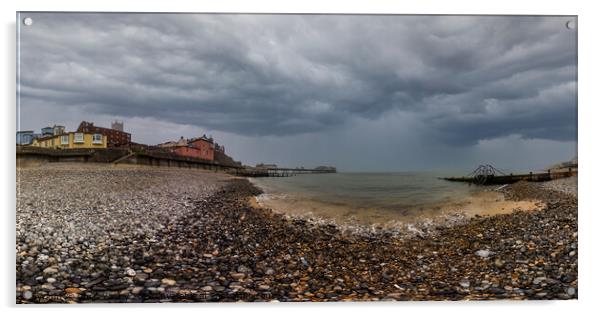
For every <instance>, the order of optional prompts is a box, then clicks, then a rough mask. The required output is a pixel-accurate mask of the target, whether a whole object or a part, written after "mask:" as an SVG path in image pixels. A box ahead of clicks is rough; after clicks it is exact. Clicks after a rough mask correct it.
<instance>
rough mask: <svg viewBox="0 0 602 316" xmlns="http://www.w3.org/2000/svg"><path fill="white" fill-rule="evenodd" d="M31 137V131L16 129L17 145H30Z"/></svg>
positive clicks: (32, 135)
mask: <svg viewBox="0 0 602 316" xmlns="http://www.w3.org/2000/svg"><path fill="white" fill-rule="evenodd" d="M33 138H34V133H33V131H18V132H17V145H31V143H32V142H33Z"/></svg>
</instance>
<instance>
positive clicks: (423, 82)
mask: <svg viewBox="0 0 602 316" xmlns="http://www.w3.org/2000/svg"><path fill="white" fill-rule="evenodd" d="M31 16H33V18H34V21H35V22H34V26H32V27H22V33H21V38H20V45H21V64H22V67H21V84H22V90H21V91H22V101H23V102H22V106H24V107H26V106H28V103H30V104H36V106H41V105H40V104H41V103H45V104H47V106H49V107H51V106H53V105H61V106H62V107H66V108H72V109H78V110H83V109H85V111H89V112H92V113H96V114H99V115H115V116H120V117H149V118H154V119H157V120H164V121H167V122H171V123H180V124H188V125H197V126H204V127H207V128H209V129H212V130H216V131H223V132H229V133H234V134H240V135H258V136H262V135H295V134H303V133H310V132H316V131H328V130H333V129H337V128H341V127H342V126H344V125H345V124H346V123H348V122H349V121H350V120H352V119H353V118H355V117H357V118H362V119H371V120H377V119H378V118H380V117H382V116H383V115H386V114H387V113H390V112H391V111H399V112H401V113H408V114H411V115H412V117H415V118H416V119H418V120H420V121H422V122H424V124H425V125H427V126H429V127H430V128H431V129H433V130H434V131H433V135H435V136H436V139H438V140H439V141H442V142H445V143H449V144H464V145H466V144H475V143H477V142H478V141H479V140H483V139H493V138H497V137H504V136H507V135H520V136H522V137H524V138H543V139H552V140H567V139H573V140H574V139H575V138H576V115H575V114H576V101H575V95H576V90H575V89H573V88H566V87H567V85H569V86H570V85H571V84H575V83H576V79H577V78H576V46H575V45H576V34H575V31H574V30H568V29H566V28H565V27H564V23H565V22H566V20H567V19H569V18H568V17H521V16H515V17H508V16H504V17H494V16H487V17H471V16H458V17H453V16H443V17H438V16H332V15H315V16H314V15H302V16H295V15H200V14H199V15H194V14H190V15H188V14H187V15H181V14H178V15H176V14H157V15H155V14H50V13H48V14H47V13H32V14H31Z"/></svg>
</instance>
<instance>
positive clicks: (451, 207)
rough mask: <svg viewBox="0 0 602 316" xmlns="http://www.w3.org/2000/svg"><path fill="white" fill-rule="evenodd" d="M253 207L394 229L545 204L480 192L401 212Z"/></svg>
mask: <svg viewBox="0 0 602 316" xmlns="http://www.w3.org/2000/svg"><path fill="white" fill-rule="evenodd" d="M250 203H251V204H252V205H253V206H254V207H264V208H269V209H272V210H273V211H274V212H277V213H282V214H286V215H292V216H295V217H307V218H312V217H313V218H320V219H326V220H332V221H334V222H335V223H337V224H344V225H348V224H352V225H376V226H386V227H390V226H395V225H404V224H408V223H410V224H411V223H416V222H420V221H424V220H435V221H436V220H437V218H439V217H445V216H449V215H458V214H461V215H462V216H465V217H467V218H472V217H475V216H492V215H497V214H509V213H512V212H513V211H515V210H522V211H534V210H540V209H542V208H543V207H545V203H543V202H541V201H538V200H534V199H525V200H519V201H514V200H507V199H505V197H504V194H503V193H502V192H496V191H484V192H478V193H475V194H472V195H470V196H468V197H465V198H462V199H458V200H454V201H450V202H443V203H433V204H427V205H422V206H419V207H413V208H408V209H405V210H399V211H394V210H383V209H376V208H359V207H355V208H354V207H351V206H349V205H338V204H333V203H323V202H319V201H315V200H311V199H308V198H304V197H301V196H290V195H288V196H286V197H284V198H282V197H277V196H276V197H274V196H266V195H261V196H259V197H254V198H252V199H251V202H250Z"/></svg>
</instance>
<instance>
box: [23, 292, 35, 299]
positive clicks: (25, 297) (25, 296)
mask: <svg viewBox="0 0 602 316" xmlns="http://www.w3.org/2000/svg"><path fill="white" fill-rule="evenodd" d="M32 297H33V293H31V291H25V292H23V298H24V299H26V300H30V299H31V298H32Z"/></svg>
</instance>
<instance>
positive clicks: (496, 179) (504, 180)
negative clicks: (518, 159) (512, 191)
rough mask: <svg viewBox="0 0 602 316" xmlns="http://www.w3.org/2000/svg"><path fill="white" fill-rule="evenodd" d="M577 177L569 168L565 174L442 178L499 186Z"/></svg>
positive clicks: (549, 172)
mask: <svg viewBox="0 0 602 316" xmlns="http://www.w3.org/2000/svg"><path fill="white" fill-rule="evenodd" d="M575 175H577V170H572V169H571V168H569V170H568V171H563V172H551V171H548V172H545V173H533V172H530V173H527V174H508V175H492V174H488V175H474V176H465V177H448V178H440V179H443V180H447V181H454V182H467V183H472V184H482V185H495V184H497V185H499V184H511V183H515V182H518V181H529V182H543V181H550V180H554V179H560V178H568V177H572V176H575Z"/></svg>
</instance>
